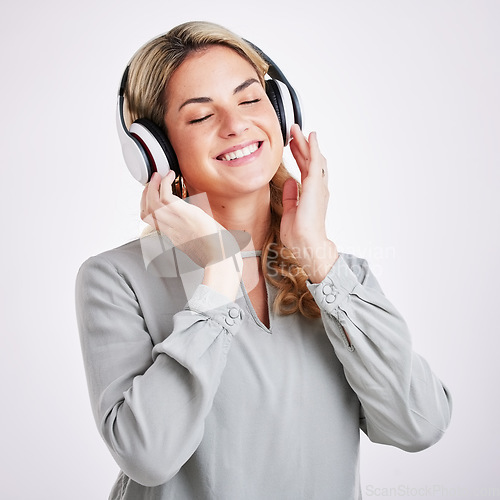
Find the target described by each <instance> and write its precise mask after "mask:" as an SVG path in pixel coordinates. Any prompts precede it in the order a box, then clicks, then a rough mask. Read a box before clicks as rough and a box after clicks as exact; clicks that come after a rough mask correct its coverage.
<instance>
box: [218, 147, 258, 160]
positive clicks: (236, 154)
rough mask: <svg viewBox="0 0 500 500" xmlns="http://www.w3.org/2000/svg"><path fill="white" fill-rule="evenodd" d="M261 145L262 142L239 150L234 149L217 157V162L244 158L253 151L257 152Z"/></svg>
mask: <svg viewBox="0 0 500 500" xmlns="http://www.w3.org/2000/svg"><path fill="white" fill-rule="evenodd" d="M261 144H262V142H253V143H252V144H249V145H248V146H244V147H243V148H241V149H236V150H234V151H229V152H227V153H222V154H220V155H219V156H217V160H222V161H231V160H237V159H239V158H244V157H245V156H249V155H251V154H252V153H255V151H257V150H258V149H259V148H260V146H261Z"/></svg>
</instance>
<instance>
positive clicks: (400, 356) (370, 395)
mask: <svg viewBox="0 0 500 500" xmlns="http://www.w3.org/2000/svg"><path fill="white" fill-rule="evenodd" d="M308 286H309V289H310V291H311V293H312V294H313V296H314V298H315V301H316V303H317V304H318V306H319V307H320V309H321V315H322V319H323V323H324V325H325V330H326V333H327V335H328V337H329V339H330V341H331V343H332V344H333V346H334V348H335V352H336V355H337V357H338V358H339V360H340V362H341V363H342V365H343V367H344V372H345V375H346V379H347V381H348V382H349V384H350V385H351V387H352V389H353V390H354V391H355V393H356V394H357V396H358V398H359V401H360V403H361V420H360V422H361V428H362V429H363V431H365V433H366V434H367V435H368V437H369V438H370V439H371V440H372V441H374V442H378V443H383V444H390V445H394V446H397V447H398V448H401V449H404V450H407V451H419V450H422V449H425V448H427V447H429V446H431V445H432V444H434V443H435V442H436V441H438V440H439V439H440V437H441V436H442V434H443V432H444V431H445V429H446V427H447V426H448V424H449V421H450V416H451V399H450V397H449V394H448V392H447V390H446V388H445V387H444V386H443V384H442V383H441V381H440V380H439V379H438V378H437V377H436V376H435V375H434V374H433V372H432V371H431V369H430V367H429V365H428V364H427V362H426V361H425V360H424V359H423V358H422V357H421V356H419V355H418V354H416V353H414V352H413V350H412V345H411V338H410V334H409V331H408V327H407V325H406V323H405V321H404V319H403V318H402V317H401V315H400V314H399V312H398V311H397V310H396V309H395V307H394V306H393V305H392V304H391V303H390V302H389V300H387V298H386V297H385V295H384V294H383V292H382V290H381V288H380V286H379V284H378V282H377V280H376V279H375V277H374V276H373V274H372V273H371V271H370V269H369V267H368V264H367V262H366V261H365V260H364V259H359V258H356V257H354V256H350V255H347V254H341V255H340V257H339V258H338V260H337V261H336V262H335V264H334V265H333V267H332V269H331V270H330V272H329V274H328V275H327V276H326V278H325V279H324V280H323V281H322V282H321V283H319V284H308Z"/></svg>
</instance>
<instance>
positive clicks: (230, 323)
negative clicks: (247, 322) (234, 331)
mask: <svg viewBox="0 0 500 500" xmlns="http://www.w3.org/2000/svg"><path fill="white" fill-rule="evenodd" d="M225 321H226V325H229V326H233V325H234V319H232V318H226V319H225Z"/></svg>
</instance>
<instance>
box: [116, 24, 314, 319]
mask: <svg viewBox="0 0 500 500" xmlns="http://www.w3.org/2000/svg"><path fill="white" fill-rule="evenodd" d="M210 45H225V46H227V47H229V48H231V49H232V50H234V51H236V52H237V53H238V54H239V55H240V56H241V57H243V58H244V59H246V60H247V61H248V62H249V63H250V64H251V65H252V66H253V67H254V69H255V71H256V73H257V75H258V76H259V80H260V82H261V84H262V85H263V86H264V75H265V74H266V73H267V70H268V64H267V63H266V61H265V60H264V59H263V58H262V57H261V55H260V54H258V52H257V51H256V50H255V49H254V48H253V47H251V46H250V45H249V44H248V43H247V42H245V40H243V39H242V38H240V37H239V36H237V35H236V34H234V33H232V32H231V31H229V30H227V29H226V28H224V27H222V26H219V25H217V24H214V23H208V22H188V23H184V24H181V25H179V26H176V27H175V28H173V29H171V30H170V31H169V32H168V33H166V34H164V35H160V36H159V37H157V38H155V39H153V40H151V41H150V42H148V43H147V44H146V45H144V46H143V47H142V48H141V49H139V51H138V52H137V53H136V54H135V55H134V57H133V58H132V61H131V63H130V68H129V74H128V79H127V86H126V89H125V97H126V99H127V104H128V112H129V119H130V120H131V121H135V120H137V119H139V118H148V119H149V120H151V121H153V122H154V123H155V124H156V125H157V126H159V127H160V128H161V129H162V130H163V131H164V132H165V134H166V135H168V131H167V130H166V127H165V120H164V116H165V113H166V106H167V100H166V96H165V89H166V88H167V85H168V82H169V80H170V78H171V77H172V75H173V73H174V72H175V70H176V69H177V68H179V66H180V65H181V64H182V63H183V61H184V60H185V59H186V57H187V56H188V55H189V54H191V53H192V52H194V51H199V50H202V49H204V48H207V46H210ZM290 177H291V175H290V174H289V173H288V171H287V170H286V168H285V167H284V165H283V164H280V166H279V168H278V170H277V172H276V174H275V175H274V177H273V178H272V180H271V181H270V183H269V187H270V196H271V224H270V227H269V232H268V235H267V238H266V240H265V242H264V247H263V249H262V258H261V265H262V272H263V274H264V276H265V278H266V280H267V281H268V282H270V283H271V284H273V285H274V286H276V288H277V289H278V293H277V296H276V298H275V300H274V303H273V310H274V311H275V312H276V313H279V314H293V313H295V312H297V311H298V312H300V313H301V314H302V315H304V316H305V317H307V318H315V317H318V316H319V315H320V312H319V308H318V306H317V305H316V303H315V302H314V299H313V297H312V295H311V293H310V292H309V290H308V288H307V284H306V282H307V275H306V273H305V272H304V270H303V269H302V268H301V267H300V266H299V264H298V262H297V260H296V259H295V257H294V255H293V253H292V252H291V251H290V250H288V249H287V248H285V247H284V246H283V244H282V243H281V239H280V223H281V215H282V213H283V205H282V194H283V184H284V183H285V181H286V179H288V178H290ZM181 181H182V179H177V182H176V184H175V185H176V186H177V187H176V188H175V193H176V194H178V195H182V194H183V193H182V191H181V189H182V188H180V187H179V186H182V182H181ZM299 191H300V186H299Z"/></svg>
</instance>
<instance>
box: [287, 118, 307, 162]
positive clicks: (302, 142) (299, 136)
mask: <svg viewBox="0 0 500 500" xmlns="http://www.w3.org/2000/svg"><path fill="white" fill-rule="evenodd" d="M291 135H292V139H293V140H292V141H291V142H290V148H291V149H293V151H295V153H296V155H297V157H300V160H301V161H304V162H306V161H308V160H309V159H310V151H309V144H308V143H307V139H306V136H305V135H304V134H303V132H302V130H300V127H299V126H298V125H297V124H294V125H293V126H292V129H291ZM293 151H292V152H293ZM294 156H295V155H294ZM295 159H296V160H297V158H295Z"/></svg>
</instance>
